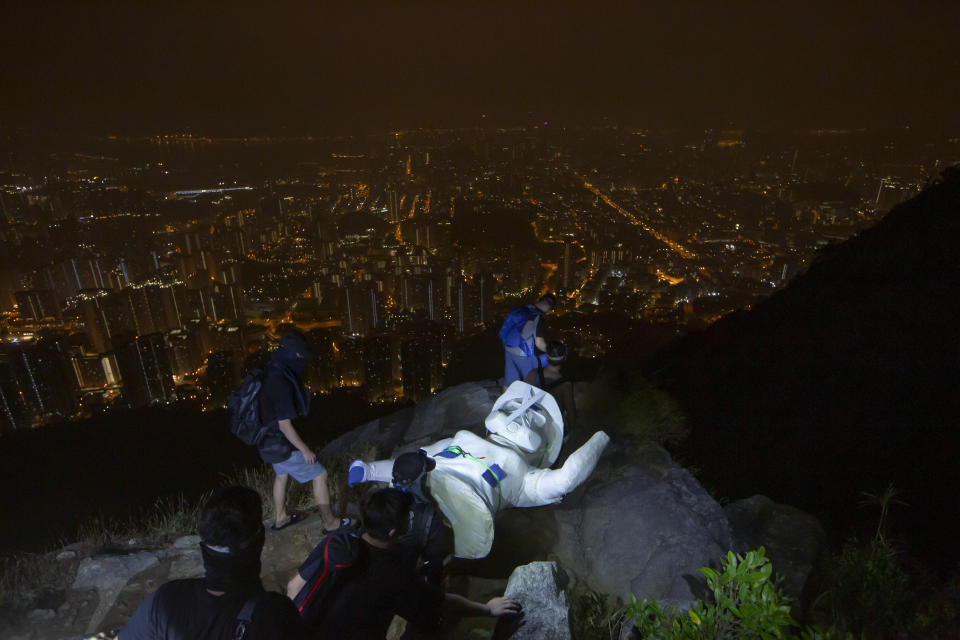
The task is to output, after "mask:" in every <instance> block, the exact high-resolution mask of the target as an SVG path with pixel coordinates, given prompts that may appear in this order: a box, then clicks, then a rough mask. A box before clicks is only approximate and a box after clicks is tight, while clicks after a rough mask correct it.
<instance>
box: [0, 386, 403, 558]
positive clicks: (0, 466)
mask: <svg viewBox="0 0 960 640" xmlns="http://www.w3.org/2000/svg"><path fill="white" fill-rule="evenodd" d="M397 408H398V406H397V405H390V404H384V405H369V404H367V402H366V400H365V398H364V396H363V394H362V393H361V392H359V391H354V390H345V391H343V392H338V393H332V394H329V395H319V396H315V397H314V399H313V402H312V403H311V407H310V415H309V416H307V417H305V418H298V419H297V421H296V424H297V425H298V429H299V432H300V434H301V436H302V437H303V438H304V440H305V441H306V442H307V443H308V444H310V445H311V446H314V447H315V448H317V449H319V448H320V447H322V446H323V445H325V444H326V443H327V442H329V441H330V440H332V439H334V438H335V437H337V436H338V435H340V434H341V433H344V432H345V431H348V430H349V429H351V428H353V427H355V426H356V425H358V424H361V423H363V422H366V421H368V420H372V419H374V418H376V417H378V416H380V415H384V414H387V413H391V412H393V411H395V410H396V409H397ZM261 466H263V463H262V462H261V461H260V458H259V456H258V455H257V452H256V449H255V448H254V447H249V446H247V445H245V444H243V443H242V442H240V440H238V439H237V438H236V437H235V436H233V435H232V434H231V433H230V432H229V429H228V426H227V416H226V412H225V411H222V410H218V411H206V412H203V411H201V410H200V409H199V408H195V407H186V406H177V405H171V406H169V407H146V408H142V409H133V410H129V411H114V412H110V413H108V414H105V415H102V416H98V417H96V418H91V419H88V420H83V421H80V422H69V423H63V424H58V425H50V426H46V427H43V428H39V429H32V430H28V431H15V432H13V433H11V434H8V435H7V436H4V438H3V439H2V443H0V483H2V485H3V486H4V487H5V490H4V491H2V492H0V514H3V518H2V526H0V553H2V552H6V551H14V550H33V551H36V550H43V549H49V548H50V547H51V546H52V545H54V544H55V543H57V542H58V541H60V540H61V539H66V540H72V539H74V537H75V536H76V535H77V531H78V529H79V528H80V527H82V526H83V525H85V524H88V523H89V522H90V521H91V519H93V518H95V517H98V516H100V517H105V518H107V519H108V520H113V521H118V520H119V521H123V520H126V519H127V518H128V517H129V516H131V515H134V516H139V515H141V514H143V513H144V512H146V511H149V510H150V509H151V507H152V506H153V505H154V503H155V502H156V501H157V500H159V499H163V500H170V499H173V498H176V497H178V496H180V495H183V496H184V497H185V498H187V499H188V500H195V499H197V498H198V497H199V496H201V495H203V494H204V493H205V492H207V491H210V490H211V489H214V488H216V487H218V486H220V485H222V484H223V482H224V481H225V477H226V476H228V475H230V474H231V473H233V472H235V471H236V470H237V469H238V468H242V467H261Z"/></svg>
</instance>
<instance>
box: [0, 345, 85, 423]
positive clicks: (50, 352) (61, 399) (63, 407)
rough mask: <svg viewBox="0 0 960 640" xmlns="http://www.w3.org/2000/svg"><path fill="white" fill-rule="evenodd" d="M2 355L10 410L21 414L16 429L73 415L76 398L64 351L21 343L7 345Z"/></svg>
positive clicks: (14, 414)
mask: <svg viewBox="0 0 960 640" xmlns="http://www.w3.org/2000/svg"><path fill="white" fill-rule="evenodd" d="M0 355H2V360H3V361H4V366H2V367H0V369H2V370H3V371H4V372H5V374H6V376H9V380H8V381H7V383H6V384H5V385H4V387H5V388H6V389H7V391H6V392H5V398H6V400H5V402H6V403H7V404H8V409H7V410H8V411H9V412H10V415H12V416H14V417H16V416H17V415H19V416H20V418H19V421H18V422H15V423H14V425H13V426H14V428H20V427H23V426H29V425H28V424H27V422H29V423H31V424H35V423H38V422H40V421H46V420H50V419H56V418H66V417H67V416H69V415H70V413H71V412H72V411H73V409H74V406H75V399H74V396H73V385H72V384H71V382H70V379H69V378H68V377H67V372H68V371H69V369H68V364H67V362H66V358H65V354H63V353H60V352H59V350H57V349H55V348H51V347H49V346H47V345H42V344H40V345H33V344H22V343H20V344H7V345H4V346H3V349H2V351H0ZM2 377H5V376H2ZM5 411H6V410H5ZM8 417H9V416H8Z"/></svg>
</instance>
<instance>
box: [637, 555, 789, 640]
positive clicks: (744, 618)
mask: <svg viewBox="0 0 960 640" xmlns="http://www.w3.org/2000/svg"><path fill="white" fill-rule="evenodd" d="M700 571H702V572H703V575H704V576H706V578H707V587H708V588H709V589H710V591H711V592H712V593H713V600H714V601H713V603H703V602H700V601H697V603H696V605H694V606H693V608H691V609H690V610H689V611H687V612H685V613H675V615H673V616H672V617H671V616H670V615H668V614H667V613H666V612H664V611H663V609H661V607H660V604H659V603H658V602H657V601H656V600H654V599H653V598H645V599H643V600H640V601H638V600H637V599H636V597H634V596H632V595H631V598H630V604H629V605H627V610H626V616H627V618H629V619H631V620H632V621H633V624H634V626H635V627H637V628H638V629H639V631H640V635H641V637H643V638H648V639H650V640H694V639H698V640H699V639H703V640H707V639H716V640H720V639H722V638H723V639H726V638H745V639H757V640H768V639H770V638H783V637H785V634H786V630H787V629H789V628H790V627H793V626H796V624H797V623H796V622H795V621H794V620H793V618H792V617H790V598H789V597H788V596H786V595H784V593H783V592H782V591H781V590H780V589H779V588H778V587H777V586H776V585H775V584H774V583H773V581H772V580H771V574H772V572H773V567H772V566H771V564H770V561H769V560H767V558H766V556H765V555H764V548H763V547H760V548H759V549H757V550H756V551H748V552H747V553H746V554H744V555H742V556H741V555H738V554H734V553H733V552H732V551H730V552H728V553H727V557H726V558H725V559H724V561H723V563H722V568H721V571H715V570H714V569H710V568H709V567H704V568H702V569H701V570H700Z"/></svg>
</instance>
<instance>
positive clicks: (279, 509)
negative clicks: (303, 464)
mask: <svg viewBox="0 0 960 640" xmlns="http://www.w3.org/2000/svg"><path fill="white" fill-rule="evenodd" d="M288 477H289V476H288V475H287V474H286V473H284V474H279V473H278V474H277V477H276V478H274V480H273V510H274V516H275V517H274V522H273V526H275V527H279V526H280V525H282V524H283V523H285V522H286V521H287V520H289V519H290V516H288V515H287V478H288Z"/></svg>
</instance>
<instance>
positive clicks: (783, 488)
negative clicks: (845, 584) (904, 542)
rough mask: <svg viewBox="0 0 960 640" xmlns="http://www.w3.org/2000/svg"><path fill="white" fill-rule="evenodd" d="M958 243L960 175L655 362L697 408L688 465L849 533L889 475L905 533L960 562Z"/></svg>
mask: <svg viewBox="0 0 960 640" xmlns="http://www.w3.org/2000/svg"><path fill="white" fill-rule="evenodd" d="M958 238H960V170H957V169H954V170H951V171H949V172H948V173H946V174H944V176H943V177H942V179H941V180H940V181H939V182H937V183H936V184H933V185H931V186H930V187H928V188H927V189H926V190H925V191H924V192H922V193H920V194H919V195H918V196H916V197H915V198H913V199H912V200H910V201H909V202H906V203H904V204H902V205H900V206H898V207H896V208H895V209H893V210H892V211H891V212H890V213H889V214H888V215H887V216H886V217H885V218H884V219H883V220H882V221H881V222H880V223H879V224H877V225H876V226H875V227H874V228H872V229H870V230H868V231H865V232H863V233H862V234H860V235H859V236H857V237H854V238H852V239H850V240H849V241H847V242H844V243H842V244H839V245H836V246H834V247H830V248H828V249H827V250H825V251H824V252H823V253H822V254H821V255H820V256H819V258H818V260H817V261H816V262H815V263H814V264H813V265H812V266H811V268H810V269H809V271H808V272H807V273H806V274H804V275H802V276H800V277H798V278H797V279H796V280H795V281H794V282H792V283H791V284H790V286H789V287H787V288H786V289H785V290H783V291H782V292H779V293H777V294H776V295H774V296H772V297H770V298H769V299H767V300H766V301H764V302H763V303H761V304H759V305H757V307H756V308H755V309H753V310H752V311H748V312H740V313H737V314H735V315H733V316H730V317H727V318H725V319H723V320H721V321H719V322H717V323H716V324H714V325H712V326H710V327H709V328H707V329H705V330H704V331H702V332H698V333H694V334H691V335H689V336H687V337H686V338H684V339H682V340H680V341H679V342H677V343H674V344H673V345H671V346H670V347H668V348H667V349H665V350H663V351H661V352H659V353H658V354H657V355H656V356H655V357H654V358H653V359H652V360H651V361H649V362H648V363H647V364H648V366H647V370H648V371H649V372H655V373H654V375H655V377H656V378H657V379H658V380H659V382H660V384H661V386H662V387H663V388H665V389H666V390H667V391H669V392H670V393H672V394H673V395H674V396H675V397H676V398H677V400H678V401H679V402H680V403H681V405H682V406H683V407H684V408H685V409H686V411H687V412H688V413H689V415H690V426H691V429H692V434H691V437H690V438H689V439H688V440H687V442H686V443H685V445H684V446H683V450H682V451H681V452H680V453H681V457H682V459H684V461H686V462H688V463H690V464H693V465H695V466H697V467H699V468H701V469H702V471H703V480H704V481H705V483H706V484H707V486H711V487H714V488H716V489H717V490H718V491H719V492H720V493H721V494H726V495H728V496H730V497H731V498H737V497H742V496H745V495H749V494H751V493H757V492H762V493H766V494H768V495H770V496H772V497H774V499H777V500H783V501H786V502H790V503H793V504H796V505H797V506H799V507H801V508H804V509H808V510H810V511H812V512H814V513H817V514H818V515H820V516H821V517H823V518H824V520H825V521H826V523H827V524H828V525H830V526H831V527H832V528H833V529H834V531H835V532H836V533H837V534H838V535H850V534H852V533H856V532H858V530H859V528H860V527H863V526H865V525H866V523H867V522H868V521H872V523H873V526H874V527H875V526H876V518H877V516H878V514H879V509H878V508H877V507H863V508H858V506H857V505H858V504H860V503H862V502H863V500H864V495H863V493H862V492H869V493H873V494H876V493H879V492H881V491H882V490H883V489H884V488H885V487H886V486H887V485H888V484H889V483H891V482H892V483H893V484H894V486H895V488H896V489H898V490H899V491H900V492H901V496H900V499H902V500H903V501H904V502H906V503H908V504H909V506H897V507H894V508H893V515H892V518H893V523H892V525H893V527H894V531H895V532H898V533H900V534H901V535H907V536H909V537H910V539H911V540H912V542H913V545H914V548H915V549H916V550H917V551H918V552H920V553H928V554H931V555H935V554H940V553H941V552H944V551H949V552H950V553H952V554H953V560H956V559H957V558H958V557H960V548H958V547H957V546H956V545H955V544H954V543H953V540H954V539H955V538H956V535H957V533H958V529H957V526H956V524H955V523H956V522H957V521H960V519H958V518H957V516H956V512H957V506H958V498H957V494H956V492H957V490H958V487H960V483H958V479H960V478H958V476H960V474H958V463H957V456H958V452H960V389H958V385H960V255H958V253H960V251H958V249H960V247H958ZM863 531H865V529H863V530H859V532H861V533H862V532H863ZM940 560H943V558H942V557H941V558H940Z"/></svg>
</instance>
